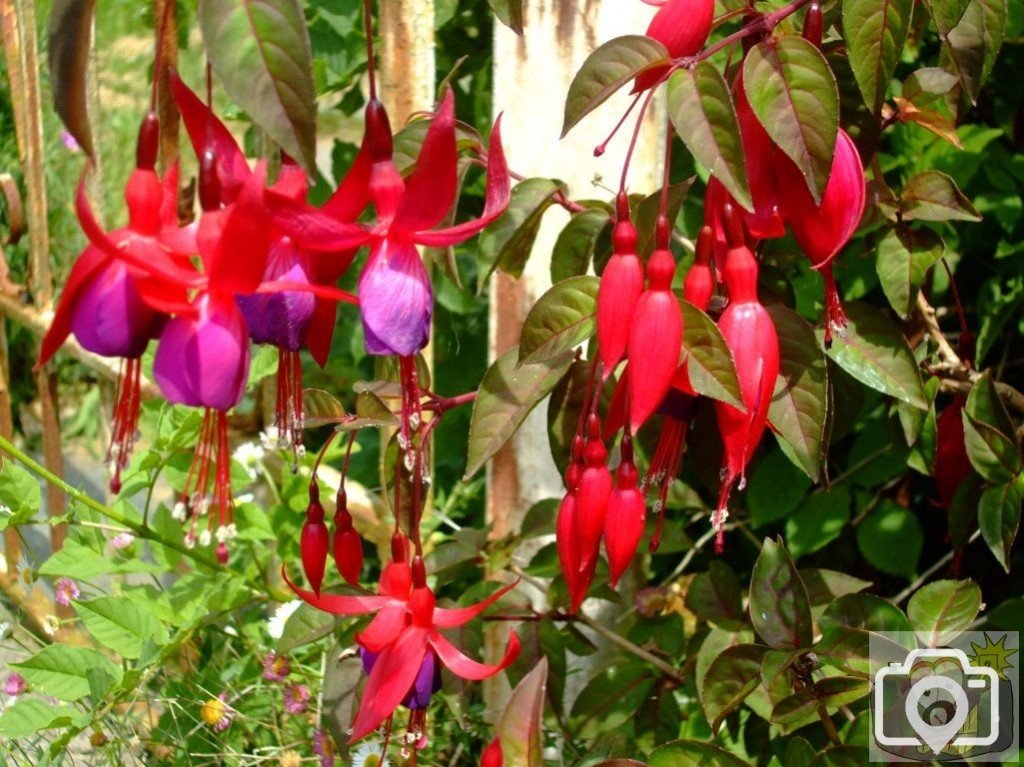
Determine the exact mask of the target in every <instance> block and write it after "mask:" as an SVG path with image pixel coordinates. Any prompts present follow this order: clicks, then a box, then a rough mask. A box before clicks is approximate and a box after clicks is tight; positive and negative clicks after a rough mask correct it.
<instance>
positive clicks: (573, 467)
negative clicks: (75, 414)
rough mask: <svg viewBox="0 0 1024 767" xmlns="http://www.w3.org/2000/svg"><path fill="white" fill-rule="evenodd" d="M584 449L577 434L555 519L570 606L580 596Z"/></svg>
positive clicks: (557, 540) (556, 539)
mask: <svg viewBox="0 0 1024 767" xmlns="http://www.w3.org/2000/svg"><path fill="white" fill-rule="evenodd" d="M583 448H584V442H583V437H582V436H580V435H579V434H577V435H576V437H575V439H573V444H572V459H571V463H570V464H569V468H568V469H566V472H565V487H566V491H565V496H564V497H563V498H562V503H561V504H559V506H558V515H557V516H556V518H555V543H556V548H557V550H558V562H559V564H560V565H561V566H562V576H563V577H564V578H565V586H566V590H567V591H568V592H569V599H570V601H571V602H572V603H573V604H577V602H576V598H577V596H579V594H580V547H579V542H578V541H577V540H576V492H577V489H578V487H579V481H580V475H582V474H583ZM588 587H589V584H587V586H584V587H583V594H586V591H587V588H588ZM582 601H583V597H582V596H579V602H582Z"/></svg>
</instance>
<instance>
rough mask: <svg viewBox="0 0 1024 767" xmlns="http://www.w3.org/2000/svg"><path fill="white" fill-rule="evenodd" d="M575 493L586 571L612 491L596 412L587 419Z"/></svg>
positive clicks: (596, 548) (596, 547)
mask: <svg viewBox="0 0 1024 767" xmlns="http://www.w3.org/2000/svg"><path fill="white" fill-rule="evenodd" d="M583 461H584V465H583V473H582V474H581V475H580V484H579V490H578V492H577V495H576V538H577V540H578V544H579V553H580V570H581V571H582V572H584V573H586V572H587V571H588V570H589V569H591V568H592V567H593V566H594V565H595V563H596V562H597V557H598V552H599V549H600V546H601V535H602V534H603V533H604V519H605V514H607V512H608V499H609V498H610V497H611V493H612V474H611V472H610V471H609V470H608V466H607V461H608V450H607V449H606V448H605V446H604V442H603V441H602V439H601V422H600V420H599V419H598V417H597V416H596V415H590V416H589V417H588V418H587V440H586V447H585V448H584V456H583Z"/></svg>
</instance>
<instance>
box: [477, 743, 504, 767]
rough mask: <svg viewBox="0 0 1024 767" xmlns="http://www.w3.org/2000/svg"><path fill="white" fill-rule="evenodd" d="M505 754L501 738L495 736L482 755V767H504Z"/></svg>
mask: <svg viewBox="0 0 1024 767" xmlns="http://www.w3.org/2000/svg"><path fill="white" fill-rule="evenodd" d="M504 764H505V755H504V754H503V753H502V751H501V739H500V738H495V739H494V740H492V741H491V742H490V743H489V744H488V745H487V748H485V749H484V752H483V754H482V755H481V756H480V767H504Z"/></svg>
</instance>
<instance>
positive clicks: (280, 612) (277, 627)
mask: <svg viewBox="0 0 1024 767" xmlns="http://www.w3.org/2000/svg"><path fill="white" fill-rule="evenodd" d="M301 604H302V600H301V599H293V600H292V601H290V602H285V603H284V604H283V605H281V606H280V607H278V608H277V610H275V611H274V614H273V615H272V616H271V617H270V620H268V621H267V633H268V634H270V638H271V639H280V638H281V637H282V636H284V624H286V623H287V622H288V619H289V618H291V617H292V614H293V613H294V612H295V611H296V610H298V609H299V605H301Z"/></svg>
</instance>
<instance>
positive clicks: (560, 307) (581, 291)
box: [518, 275, 598, 365]
mask: <svg viewBox="0 0 1024 767" xmlns="http://www.w3.org/2000/svg"><path fill="white" fill-rule="evenodd" d="M597 286H598V279H597V277H591V276H589V275H583V276H581V277H570V278H569V279H568V280H565V281H564V282H559V283H558V284H557V285H554V286H553V287H552V288H551V289H550V290H548V292H547V293H545V294H544V295H543V296H541V297H540V298H539V299H538V300H537V303H536V304H534V305H533V308H532V309H530V313H529V314H528V315H526V320H525V322H524V323H523V331H522V335H521V336H520V340H519V363H518V364H520V365H532V364H535V363H538V362H546V361H547V360H549V359H551V358H553V357H558V356H561V355H563V354H565V353H566V352H569V351H572V350H573V349H575V348H576V347H577V346H579V345H580V344H581V343H583V342H584V341H587V340H588V339H590V338H591V337H592V336H593V335H594V330H595V329H596V323H597V318H596V313H597Z"/></svg>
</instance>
